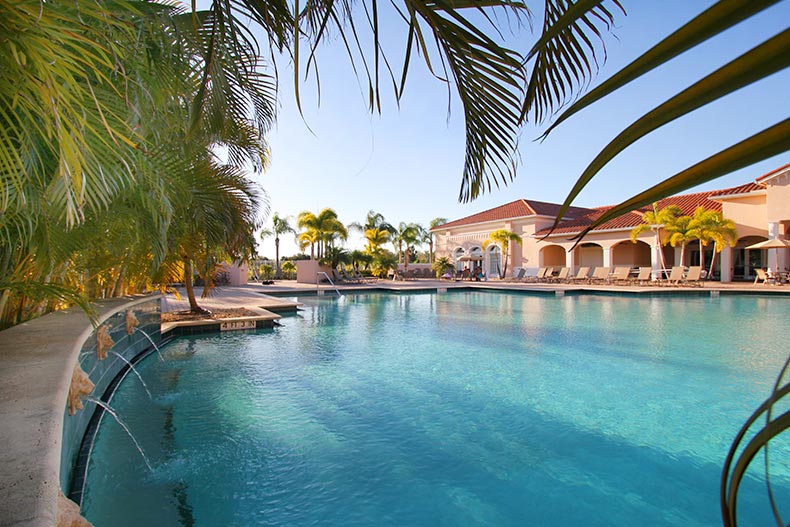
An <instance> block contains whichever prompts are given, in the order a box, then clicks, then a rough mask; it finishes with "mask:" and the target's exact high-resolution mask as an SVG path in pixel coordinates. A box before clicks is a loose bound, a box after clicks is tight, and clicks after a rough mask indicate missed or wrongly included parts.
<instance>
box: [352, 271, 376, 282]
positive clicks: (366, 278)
mask: <svg viewBox="0 0 790 527" xmlns="http://www.w3.org/2000/svg"><path fill="white" fill-rule="evenodd" d="M352 273H353V274H352V276H353V277H354V278H355V279H356V280H357V281H358V282H360V283H362V282H375V281H377V280H378V278H376V277H375V276H365V275H363V274H362V273H360V272H359V271H358V270H356V269H354V270H353V271H352Z"/></svg>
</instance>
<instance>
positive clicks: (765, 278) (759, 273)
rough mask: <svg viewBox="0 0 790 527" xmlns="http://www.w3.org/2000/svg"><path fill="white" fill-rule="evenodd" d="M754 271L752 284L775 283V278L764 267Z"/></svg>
mask: <svg viewBox="0 0 790 527" xmlns="http://www.w3.org/2000/svg"><path fill="white" fill-rule="evenodd" d="M754 273H755V274H756V276H755V278H754V285H757V284H758V283H761V284H763V285H767V284H773V285H776V278H775V277H773V276H771V275H769V274H768V272H767V271H766V270H765V269H755V270H754Z"/></svg>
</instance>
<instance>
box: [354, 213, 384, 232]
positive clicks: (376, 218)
mask: <svg viewBox="0 0 790 527" xmlns="http://www.w3.org/2000/svg"><path fill="white" fill-rule="evenodd" d="M348 227H349V229H354V230H357V231H359V232H361V233H363V234H364V233H365V232H366V231H369V230H371V229H378V230H382V231H387V232H389V233H390V234H392V233H393V232H395V227H393V226H392V225H390V224H389V223H387V221H386V220H385V219H384V215H383V214H381V213H379V212H376V211H374V210H369V211H368V214H367V216H366V217H365V223H364V224H359V223H357V222H352V223H349V225H348Z"/></svg>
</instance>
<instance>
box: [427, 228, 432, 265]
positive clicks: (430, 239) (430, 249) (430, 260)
mask: <svg viewBox="0 0 790 527" xmlns="http://www.w3.org/2000/svg"><path fill="white" fill-rule="evenodd" d="M428 261H429V262H430V263H433V234H431V237H430V238H428Z"/></svg>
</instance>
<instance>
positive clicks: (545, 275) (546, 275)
mask: <svg viewBox="0 0 790 527" xmlns="http://www.w3.org/2000/svg"><path fill="white" fill-rule="evenodd" d="M538 275H540V272H538ZM552 276H554V268H553V267H546V270H545V271H544V272H543V276H542V277H541V276H538V277H537V279H538V282H550V281H551V277H552Z"/></svg>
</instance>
